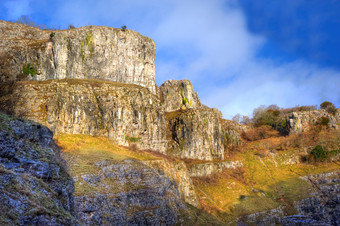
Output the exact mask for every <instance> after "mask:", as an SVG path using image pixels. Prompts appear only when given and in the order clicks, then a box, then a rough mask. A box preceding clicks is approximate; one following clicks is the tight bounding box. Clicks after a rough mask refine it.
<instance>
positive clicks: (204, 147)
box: [159, 80, 224, 160]
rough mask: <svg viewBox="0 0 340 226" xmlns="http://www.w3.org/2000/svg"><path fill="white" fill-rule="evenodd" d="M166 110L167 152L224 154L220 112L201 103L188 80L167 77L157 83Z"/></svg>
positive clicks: (191, 155) (196, 156)
mask: <svg viewBox="0 0 340 226" xmlns="http://www.w3.org/2000/svg"><path fill="white" fill-rule="evenodd" d="M159 93H160V94H159V95H160V99H161V102H162V105H163V106H164V109H165V111H166V112H167V114H166V115H167V122H168V131H167V133H168V134H167V136H168V139H169V140H170V142H169V145H168V151H167V153H168V154H169V155H172V156H175V157H179V158H189V159H200V160H213V159H223V158H224V143H223V142H224V137H223V131H222V125H221V120H222V113H221V112H220V111H218V110H217V109H211V108H208V107H206V106H204V105H202V104H201V101H200V100H199V98H198V95H197V93H196V92H195V91H194V89H193V86H192V84H191V82H190V81H189V80H169V81H166V82H164V84H162V85H161V86H160V87H159Z"/></svg>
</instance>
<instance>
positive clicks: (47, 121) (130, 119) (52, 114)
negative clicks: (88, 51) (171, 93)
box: [0, 79, 167, 153]
mask: <svg viewBox="0 0 340 226" xmlns="http://www.w3.org/2000/svg"><path fill="white" fill-rule="evenodd" d="M0 107H1V109H3V110H5V111H6V112H8V113H10V114H13V115H17V116H22V117H24V118H28V119H31V120H34V121H36V122H39V123H41V124H43V125H45V126H47V127H48V128H49V129H51V130H52V131H53V132H55V133H70V134H89V135H98V136H106V137H109V138H111V139H112V140H114V141H115V142H116V143H117V144H119V145H126V146H128V145H129V144H130V143H134V144H137V145H138V147H139V148H141V149H152V150H156V151H159V152H162V153H164V152H165V149H166V143H167V142H166V118H165V114H164V111H163V109H162V107H161V105H160V102H159V99H158V98H157V96H155V95H154V94H152V93H151V92H150V91H149V90H147V89H146V88H143V87H141V86H137V85H129V84H122V83H114V82H108V81H99V80H80V79H65V80H49V81H44V82H33V81H25V82H17V83H16V84H15V85H14V86H12V88H11V93H10V94H8V95H5V96H3V97H0Z"/></svg>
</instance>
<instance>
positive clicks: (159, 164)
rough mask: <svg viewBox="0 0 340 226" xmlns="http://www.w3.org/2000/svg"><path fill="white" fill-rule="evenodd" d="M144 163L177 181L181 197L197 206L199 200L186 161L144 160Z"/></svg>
mask: <svg viewBox="0 0 340 226" xmlns="http://www.w3.org/2000/svg"><path fill="white" fill-rule="evenodd" d="M143 163H144V164H146V165H148V166H150V167H152V168H154V169H157V170H158V171H159V173H160V174H164V173H165V174H166V175H167V177H168V178H172V180H174V181H175V182H176V183H177V187H178V190H179V193H180V194H181V197H182V198H183V199H184V201H185V202H186V203H189V204H190V205H192V206H195V207H197V206H198V201H197V197H196V193H195V190H194V186H193V183H192V180H191V178H190V176H191V175H190V174H189V171H188V169H187V167H186V165H185V163H184V162H175V161H174V162H171V161H164V160H150V161H143Z"/></svg>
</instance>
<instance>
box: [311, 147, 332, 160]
mask: <svg viewBox="0 0 340 226" xmlns="http://www.w3.org/2000/svg"><path fill="white" fill-rule="evenodd" d="M311 155H312V156H313V158H314V159H315V160H316V161H325V160H326V159H327V157H328V151H327V149H326V148H324V147H323V146H321V145H317V146H315V148H314V149H313V150H312V152H311Z"/></svg>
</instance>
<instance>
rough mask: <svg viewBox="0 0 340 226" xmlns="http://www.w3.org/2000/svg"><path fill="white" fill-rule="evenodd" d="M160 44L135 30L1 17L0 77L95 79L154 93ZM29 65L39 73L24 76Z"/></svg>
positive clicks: (8, 78) (12, 79)
mask: <svg viewBox="0 0 340 226" xmlns="http://www.w3.org/2000/svg"><path fill="white" fill-rule="evenodd" d="M155 56H156V47H155V43H154V41H153V40H152V39H150V38H148V37H145V36H142V35H140V34H139V33H137V32H134V31H132V30H125V31H123V30H121V29H117V28H110V27H103V26H86V27H81V28H76V29H70V30H60V31H47V30H40V29H38V28H34V27H28V26H25V25H21V24H15V23H10V22H5V21H0V58H1V60H0V81H1V82H6V81H17V80H21V79H23V78H26V79H33V80H47V79H64V78H80V79H84V78H87V79H89V78H94V79H104V80H110V81H115V82H122V83H129V84H136V85H140V86H143V87H146V88H148V89H149V90H150V91H151V92H152V93H156V86H155V64H154V61H155ZM28 64H30V66H31V67H32V69H35V70H36V75H34V76H33V77H32V76H31V75H24V74H23V67H25V66H27V65H28Z"/></svg>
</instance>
